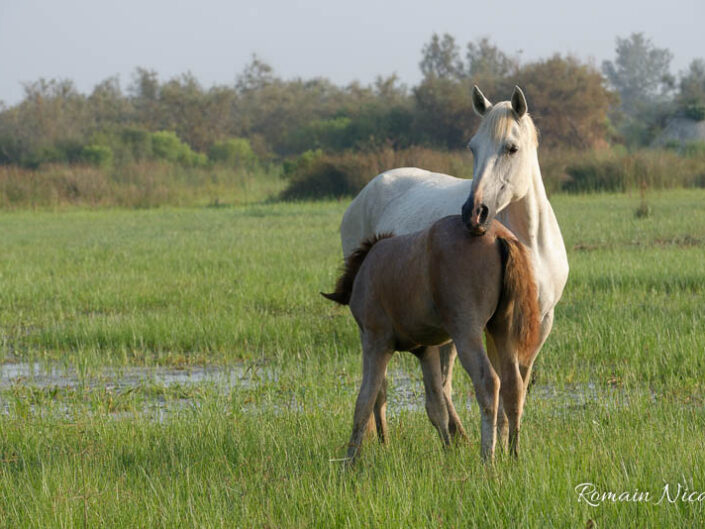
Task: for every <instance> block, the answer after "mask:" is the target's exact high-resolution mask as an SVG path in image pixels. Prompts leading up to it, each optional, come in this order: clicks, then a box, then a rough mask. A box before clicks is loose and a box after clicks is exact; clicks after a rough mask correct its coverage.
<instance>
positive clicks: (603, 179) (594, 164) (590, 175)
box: [563, 159, 625, 192]
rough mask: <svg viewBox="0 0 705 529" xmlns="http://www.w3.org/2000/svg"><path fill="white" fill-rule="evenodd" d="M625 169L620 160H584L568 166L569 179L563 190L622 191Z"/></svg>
mask: <svg viewBox="0 0 705 529" xmlns="http://www.w3.org/2000/svg"><path fill="white" fill-rule="evenodd" d="M624 172H625V167H624V163H623V161H622V160H621V159H606V160H600V159H595V160H586V161H584V162H582V163H579V164H575V165H569V166H568V167H567V168H566V173H567V174H568V176H569V177H570V179H569V180H568V181H567V182H565V184H564V186H563V188H564V189H566V190H568V191H583V192H584V191H623V190H624V185H625V182H624Z"/></svg>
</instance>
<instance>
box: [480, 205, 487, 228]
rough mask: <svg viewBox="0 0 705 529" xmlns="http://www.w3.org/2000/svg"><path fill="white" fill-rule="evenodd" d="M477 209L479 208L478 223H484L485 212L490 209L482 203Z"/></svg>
mask: <svg viewBox="0 0 705 529" xmlns="http://www.w3.org/2000/svg"><path fill="white" fill-rule="evenodd" d="M479 210H480V224H484V223H485V221H486V220H487V214H488V213H489V212H490V210H489V209H488V208H487V206H485V205H484V204H482V205H481V206H480V207H479Z"/></svg>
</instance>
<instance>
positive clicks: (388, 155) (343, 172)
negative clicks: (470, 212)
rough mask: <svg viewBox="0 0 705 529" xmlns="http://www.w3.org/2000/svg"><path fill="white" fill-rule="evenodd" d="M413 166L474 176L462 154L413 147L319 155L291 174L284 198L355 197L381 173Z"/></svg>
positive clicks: (470, 165)
mask: <svg viewBox="0 0 705 529" xmlns="http://www.w3.org/2000/svg"><path fill="white" fill-rule="evenodd" d="M314 153H315V151H314ZM305 159H306V157H304V160H305ZM411 166H415V167H423V168H424V169H428V170H431V171H436V172H441V173H448V174H452V175H455V176H459V177H470V176H472V160H471V158H470V157H469V156H468V155H466V154H464V153H461V152H451V153H449V152H443V151H434V150H431V149H425V148H421V147H413V148H410V149H404V150H398V151H395V150H393V149H389V148H388V149H380V150H376V151H370V152H366V153H354V152H349V151H348V152H344V153H340V154H336V155H320V154H319V155H316V156H315V157H313V159H312V160H311V161H310V163H301V164H300V165H299V166H298V167H296V168H295V169H293V170H292V171H291V172H290V173H289V179H290V182H289V185H288V187H287V188H286V189H285V190H284V192H283V193H282V195H281V197H282V198H283V199H284V200H302V199H317V198H331V197H342V196H351V195H354V194H356V193H358V192H359V191H360V190H361V189H362V188H363V187H364V186H365V185H366V184H367V182H369V181H370V180H371V179H372V178H374V177H375V176H377V175H378V174H379V173H382V172H384V171H387V170H389V169H394V168H395V167H411Z"/></svg>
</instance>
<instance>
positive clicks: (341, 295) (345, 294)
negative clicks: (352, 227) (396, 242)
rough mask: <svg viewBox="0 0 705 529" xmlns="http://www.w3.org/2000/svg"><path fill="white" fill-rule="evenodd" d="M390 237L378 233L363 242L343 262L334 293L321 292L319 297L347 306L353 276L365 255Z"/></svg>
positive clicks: (389, 235)
mask: <svg viewBox="0 0 705 529" xmlns="http://www.w3.org/2000/svg"><path fill="white" fill-rule="evenodd" d="M392 236H393V234H391V233H380V234H377V235H374V236H372V237H370V238H369V239H366V240H365V241H363V243H362V244H361V245H360V246H359V248H358V249H357V250H355V251H354V252H353V253H351V254H350V255H349V256H348V258H347V259H346V260H345V264H344V265H343V273H342V274H340V277H339V278H338V281H337V282H336V283H335V291H334V292H331V293H330V294H325V293H323V292H321V296H323V297H324V298H327V299H330V300H331V301H335V302H336V303H339V304H340V305H347V304H348V303H350V295H351V294H352V289H353V283H354V282H355V276H356V275H357V272H358V270H360V267H361V266H362V262H363V261H364V260H365V257H367V254H368V253H369V252H370V250H371V249H372V247H373V246H374V245H375V244H376V243H378V242H379V241H381V240H382V239H386V238H388V237H392Z"/></svg>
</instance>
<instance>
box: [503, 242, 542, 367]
mask: <svg viewBox="0 0 705 529" xmlns="http://www.w3.org/2000/svg"><path fill="white" fill-rule="evenodd" d="M497 240H498V241H499V242H500V245H501V248H502V261H503V262H504V279H503V280H502V295H501V298H500V302H499V307H498V312H501V313H504V315H505V317H506V319H507V322H508V323H509V332H510V336H511V337H512V339H513V340H514V342H515V343H516V344H517V346H518V357H519V361H520V362H521V363H523V362H522V360H523V359H525V358H526V357H527V356H528V355H532V354H533V353H534V351H535V349H536V347H537V346H538V345H539V326H540V311H539V296H538V290H537V287H536V280H535V279H534V274H533V267H532V265H531V258H530V256H529V252H528V250H527V249H526V246H524V245H523V244H522V243H521V242H519V241H518V240H517V239H516V238H515V237H514V236H512V235H511V234H507V235H505V234H502V235H500V236H498V237H497Z"/></svg>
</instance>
